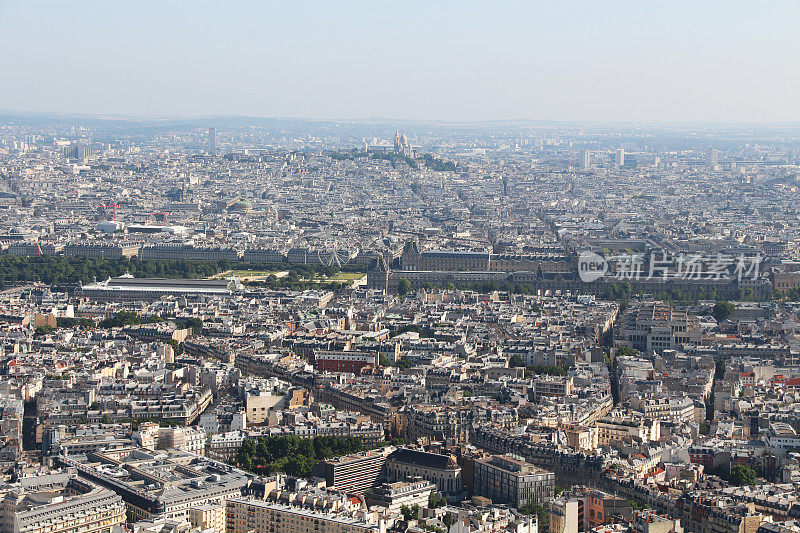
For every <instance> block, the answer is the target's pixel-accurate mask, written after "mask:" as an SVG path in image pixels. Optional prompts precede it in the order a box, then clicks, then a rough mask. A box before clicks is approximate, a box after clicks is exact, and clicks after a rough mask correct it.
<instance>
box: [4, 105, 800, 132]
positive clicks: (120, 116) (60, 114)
mask: <svg viewBox="0 0 800 533" xmlns="http://www.w3.org/2000/svg"><path fill="white" fill-rule="evenodd" d="M2 115H11V116H13V115H19V116H40V117H51V118H64V119H67V118H83V119H91V120H105V119H108V120H123V121H124V120H130V121H137V120H158V121H169V120H215V119H246V120H283V121H305V122H375V123H392V122H398V123H411V124H504V123H515V122H520V123H541V124H554V125H557V124H597V125H659V126H670V125H675V126H678V125H696V126H798V127H800V120H795V121H774V122H748V121H689V120H686V121H677V120H674V121H667V120H558V119H536V118H506V119H483V120H480V119H477V120H437V119H424V118H420V119H413V118H399V117H394V118H393V117H363V118H358V117H355V118H349V117H347V118H341V117H311V116H309V117H302V116H261V115H241V114H230V115H226V114H216V115H165V114H152V115H148V114H139V113H92V112H69V111H38V110H19V109H3V108H0V116H2Z"/></svg>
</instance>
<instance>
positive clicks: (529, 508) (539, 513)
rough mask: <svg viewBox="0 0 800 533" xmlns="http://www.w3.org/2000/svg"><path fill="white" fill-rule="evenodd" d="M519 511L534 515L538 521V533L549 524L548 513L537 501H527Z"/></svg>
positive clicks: (544, 529) (541, 532)
mask: <svg viewBox="0 0 800 533" xmlns="http://www.w3.org/2000/svg"><path fill="white" fill-rule="evenodd" d="M519 512H520V513H522V514H526V515H534V514H535V515H536V518H537V519H538V521H539V533H544V532H545V531H547V530H548V526H549V518H550V516H549V513H548V512H547V509H545V508H544V507H543V506H541V505H539V504H537V503H529V504H526V505H523V506H522V507H520V508H519Z"/></svg>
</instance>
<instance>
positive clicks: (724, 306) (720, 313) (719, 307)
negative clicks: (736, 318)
mask: <svg viewBox="0 0 800 533" xmlns="http://www.w3.org/2000/svg"><path fill="white" fill-rule="evenodd" d="M735 310H736V307H735V306H734V305H733V304H732V303H730V302H726V301H724V300H721V301H719V302H717V303H715V304H714V309H712V310H711V316H713V317H714V318H715V319H716V320H717V322H724V321H726V320H728V318H730V316H731V315H732V314H733V312H734V311H735Z"/></svg>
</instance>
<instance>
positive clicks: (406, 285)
mask: <svg viewBox="0 0 800 533" xmlns="http://www.w3.org/2000/svg"><path fill="white" fill-rule="evenodd" d="M410 291H411V282H410V281H408V280H407V279H406V278H403V279H401V280H400V281H399V282H398V283H397V294H399V295H400V296H405V295H406V294H408V293H409V292H410Z"/></svg>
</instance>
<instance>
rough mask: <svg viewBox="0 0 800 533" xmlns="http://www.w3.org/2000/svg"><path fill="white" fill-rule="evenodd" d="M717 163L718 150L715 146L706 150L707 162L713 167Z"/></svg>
mask: <svg viewBox="0 0 800 533" xmlns="http://www.w3.org/2000/svg"><path fill="white" fill-rule="evenodd" d="M717 163H719V150H717V149H716V148H711V149H710V150H709V151H708V164H709V165H711V166H712V167H715V166H717Z"/></svg>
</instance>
